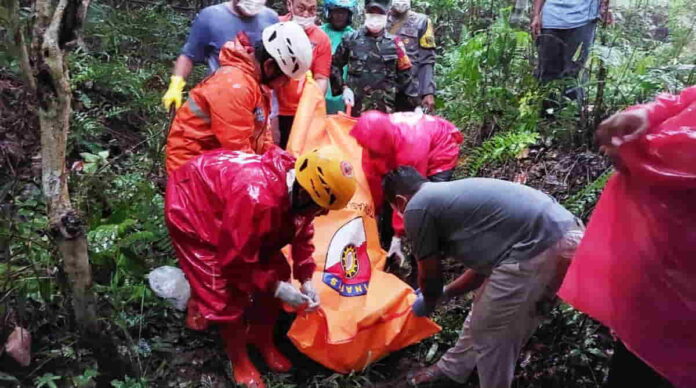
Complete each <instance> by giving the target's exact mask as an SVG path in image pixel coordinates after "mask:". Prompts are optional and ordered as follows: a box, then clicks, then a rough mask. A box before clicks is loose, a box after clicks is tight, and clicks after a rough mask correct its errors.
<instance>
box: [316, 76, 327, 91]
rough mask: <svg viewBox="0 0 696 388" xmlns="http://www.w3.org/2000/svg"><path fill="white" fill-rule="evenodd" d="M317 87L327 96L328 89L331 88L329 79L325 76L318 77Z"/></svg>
mask: <svg viewBox="0 0 696 388" xmlns="http://www.w3.org/2000/svg"><path fill="white" fill-rule="evenodd" d="M316 81H317V85H318V86H319V89H320V90H321V93H322V94H326V89H328V88H329V79H328V78H327V77H324V76H318V77H317V78H316Z"/></svg>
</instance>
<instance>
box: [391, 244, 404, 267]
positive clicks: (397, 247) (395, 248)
mask: <svg viewBox="0 0 696 388" xmlns="http://www.w3.org/2000/svg"><path fill="white" fill-rule="evenodd" d="M391 255H395V256H396V257H397V258H398V259H399V267H403V266H404V264H405V263H406V255H404V252H403V251H402V250H401V239H400V238H399V237H396V236H394V237H392V240H391V245H390V246H389V252H387V257H391Z"/></svg>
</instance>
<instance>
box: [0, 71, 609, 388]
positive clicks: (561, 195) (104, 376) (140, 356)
mask: <svg viewBox="0 0 696 388" xmlns="http://www.w3.org/2000/svg"><path fill="white" fill-rule="evenodd" d="M0 85H1V87H0V90H2V92H1V93H0V104H2V108H3V109H2V110H3V112H7V113H8V114H7V115H3V117H2V125H1V126H0V128H2V132H0V152H1V153H0V168H3V169H6V170H7V171H9V177H10V179H9V180H7V181H5V182H3V183H4V184H10V183H11V184H29V185H32V184H34V185H36V184H37V182H36V177H37V176H39V175H38V171H39V170H38V166H37V165H36V163H32V160H33V159H34V156H35V155H36V154H37V152H38V130H37V122H36V120H35V119H34V118H35V107H33V106H32V105H31V104H30V103H28V101H30V100H31V99H30V98H29V96H28V95H27V93H26V91H25V90H24V89H23V88H22V86H21V82H20V81H19V80H17V79H15V78H13V77H12V76H10V75H8V74H4V73H0ZM27 118H30V119H29V120H28V119H27ZM126 131H127V130H126ZM121 135H122V136H118V137H115V138H117V139H125V140H123V141H124V142H128V143H131V142H132V141H131V140H132V138H133V137H135V138H137V137H138V136H140V134H135V133H134V134H130V136H129V134H128V133H122V134H121ZM128 139H130V140H128ZM122 148H127V145H123V147H122ZM607 167H608V164H607V161H606V160H605V159H604V158H602V157H601V156H599V155H597V154H595V153H592V152H590V151H588V150H585V149H583V150H568V149H561V148H554V147H553V146H538V145H537V146H532V147H530V148H529V149H528V150H527V152H525V153H524V154H523V155H522V156H521V157H519V158H517V159H515V160H514V161H511V162H509V163H506V164H504V165H502V166H497V167H495V168H486V169H484V170H482V171H481V174H480V175H481V176H489V177H495V178H501V179H507V180H514V181H517V182H520V183H525V184H528V185H530V186H532V187H535V188H538V189H541V190H543V191H545V192H547V193H549V194H551V195H554V196H556V197H557V199H559V201H564V200H566V199H567V198H568V197H569V196H570V195H571V194H572V193H573V192H575V191H577V190H578V189H579V188H581V187H584V186H585V185H587V184H588V183H589V182H592V181H594V180H595V179H596V178H597V177H598V176H600V175H601V174H602V173H603V172H604V171H606V169H607ZM446 268H447V276H448V278H449V279H452V278H454V277H456V276H458V275H459V274H460V273H461V272H462V270H463V268H462V266H461V265H460V264H458V263H456V262H448V265H447V266H446ZM143 281H144V280H143ZM64 303H66V301H65V300H63V299H61V298H55V299H54V300H53V303H48V304H45V305H39V304H36V303H32V302H30V301H29V302H27V301H24V303H23V307H22V310H23V311H21V312H19V313H18V314H16V315H18V316H21V317H22V321H25V322H26V321H30V322H31V325H30V326H31V328H32V334H33V345H32V352H33V361H32V364H31V365H30V366H29V367H26V368H23V367H21V366H19V365H17V364H16V363H15V362H14V361H13V360H11V359H10V358H9V357H8V356H7V355H4V356H1V357H0V367H1V369H2V372H0V381H3V377H4V379H5V380H6V381H8V382H10V383H13V382H15V380H13V379H15V378H16V379H17V381H20V382H21V384H22V385H23V386H29V385H31V382H34V383H36V381H37V378H39V379H41V378H43V379H46V378H48V379H49V380H50V379H51V378H54V377H55V380H51V381H56V382H59V383H58V386H80V385H78V384H77V383H76V382H79V381H83V380H80V377H82V378H83V379H84V381H94V382H96V386H109V385H113V386H120V387H140V386H146V385H148V386H161V387H198V386H204V387H228V386H233V384H231V383H230V379H229V376H230V368H229V363H228V362H227V359H226V357H225V355H224V352H223V350H222V348H221V346H220V344H219V341H218V340H217V335H216V334H215V333H213V332H212V331H211V332H205V333H199V332H194V331H191V330H188V329H186V328H185V327H184V326H183V321H184V319H183V314H182V313H180V312H177V311H175V310H173V309H171V308H167V307H164V305H162V307H163V308H162V309H160V310H157V311H148V312H146V311H143V308H142V306H141V311H137V303H135V304H134V305H135V306H136V307H135V310H136V311H133V315H130V316H125V317H123V321H122V322H120V321H119V322H114V321H109V320H105V321H104V322H103V325H104V328H105V329H104V333H103V334H104V335H103V338H101V339H98V340H96V341H95V342H93V343H91V344H85V343H83V342H80V341H79V336H78V334H77V333H76V332H74V331H73V329H72V327H73V325H72V323H71V322H70V319H69V317H68V316H66V310H65V309H64V308H63V305H64ZM100 307H101V309H102V310H103V313H102V314H100V315H101V316H105V317H108V316H110V315H111V314H113V311H111V309H112V307H111V306H110V305H109V304H108V303H105V302H103V303H102V304H101V305H100ZM469 308H470V301H469V300H453V301H450V302H448V303H447V304H446V305H445V306H442V307H441V308H440V309H439V310H438V312H437V313H436V315H435V321H436V322H438V323H439V324H440V325H441V326H442V327H443V330H442V332H441V333H439V334H437V335H435V336H434V337H432V338H429V339H426V340H424V341H423V342H421V343H419V344H416V345H413V346H411V347H409V348H406V349H403V350H401V351H399V352H396V353H394V354H392V355H390V356H388V357H386V358H385V359H383V360H380V361H378V362H376V363H375V364H373V365H371V366H370V367H369V368H367V370H365V371H362V372H360V373H354V374H352V375H349V376H341V375H338V374H334V373H333V372H332V371H330V370H328V369H326V368H324V367H322V366H321V365H319V364H317V363H316V362H314V361H312V360H310V359H309V358H307V357H306V356H304V355H303V354H301V353H299V352H298V351H297V350H296V349H295V347H294V346H293V345H292V344H291V343H290V342H289V340H287V338H285V336H284V335H283V334H282V333H285V332H286V331H287V330H288V328H289V326H290V323H291V321H292V317H291V316H290V315H284V316H283V317H282V318H281V320H280V322H279V328H278V330H277V341H278V343H279V345H280V347H281V349H282V350H283V352H284V353H285V354H286V355H288V356H289V358H290V359H291V360H292V361H293V363H294V365H295V368H294V369H293V371H292V372H291V373H288V374H272V373H268V371H267V370H265V369H264V368H261V370H262V372H264V373H265V376H266V377H267V379H268V383H269V384H268V385H269V386H270V387H328V386H338V387H349V386H350V387H363V386H364V387H367V386H377V387H387V386H394V387H400V386H404V384H405V383H404V378H403V377H404V375H405V373H407V372H409V371H412V370H414V368H417V367H419V366H423V365H428V364H431V363H433V362H435V361H436V360H437V359H438V357H439V356H440V355H441V354H442V353H443V352H444V351H445V350H446V349H447V348H448V347H450V346H452V345H453V344H454V342H456V339H457V337H458V331H459V330H460V328H461V325H462V323H463V321H464V319H465V317H466V314H467V312H468V310H469ZM6 318H7V319H6V321H5V322H4V323H5V324H6V325H3V327H11V325H10V323H12V322H11V321H12V320H13V319H14V318H13V317H12V315H11V314H10V315H6ZM100 341H101V342H100ZM611 342H612V340H611V336H610V335H609V333H608V332H607V330H606V328H604V327H602V326H601V325H599V324H597V323H596V322H594V321H592V320H591V319H589V318H587V317H586V316H584V315H582V314H580V313H578V312H576V311H574V310H572V309H570V308H569V307H568V306H565V305H561V306H559V307H557V308H556V309H554V310H553V311H552V312H551V314H550V316H549V318H548V319H547V320H545V321H544V323H543V325H542V326H541V328H540V329H539V330H537V332H536V333H535V334H534V336H533V337H532V339H531V340H530V341H529V343H528V344H527V345H526V346H525V348H524V350H523V351H522V354H521V356H520V359H519V363H518V368H517V370H516V375H515V385H514V386H515V387H559V386H563V387H598V386H600V385H601V383H602V381H603V379H604V377H605V374H606V370H607V360H608V359H609V356H610V355H611V352H612V345H611ZM95 344H96V345H95ZM100 346H101V347H105V348H104V349H103V352H102V351H99V350H98V349H99V347H100ZM107 348H108V349H107ZM107 350H108V351H107ZM105 354H108V357H107V358H105V357H104V356H105ZM251 354H252V357H253V359H254V360H255V361H256V362H257V365H263V363H262V362H261V358H260V357H259V355H258V354H257V353H256V352H255V351H253V350H252V353H251ZM47 371H50V372H49V373H48V375H47ZM91 371H95V372H96V373H97V375H96V376H94V377H93V378H90V376H91V375H92V374H94V372H91ZM47 376H48V377H47ZM125 376H131V377H129V378H126V377H125ZM133 376H140V377H141V378H139V379H135V377H133ZM40 381H43V380H40ZM112 381H115V382H116V383H113V384H112ZM71 382H72V383H71ZM71 384H72V385H71ZM118 384H121V385H118ZM138 384H142V385H138ZM84 386H90V383H88V384H87V385H84ZM441 386H453V385H451V384H444V385H441ZM464 386H467V387H475V386H477V385H476V378H475V377H473V378H472V379H471V381H470V382H469V383H468V384H466V385H464Z"/></svg>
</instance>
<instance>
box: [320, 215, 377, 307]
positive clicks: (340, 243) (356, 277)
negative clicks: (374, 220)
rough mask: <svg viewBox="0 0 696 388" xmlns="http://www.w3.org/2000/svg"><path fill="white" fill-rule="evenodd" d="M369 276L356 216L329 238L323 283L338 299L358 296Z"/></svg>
mask: <svg viewBox="0 0 696 388" xmlns="http://www.w3.org/2000/svg"><path fill="white" fill-rule="evenodd" d="M371 273H372V267H371V266H370V257H369V256H368V254H367V238H366V235H365V227H364V225H363V220H362V217H357V218H354V219H352V220H350V221H348V222H347V223H346V224H345V225H343V226H341V228H339V229H338V230H337V231H336V233H334V235H333V237H332V238H331V242H330V243H329V249H328V250H327V253H326V268H324V276H323V281H324V283H326V284H327V285H328V286H329V287H331V288H333V289H334V290H335V291H336V292H338V293H339V294H340V295H341V296H360V295H365V294H366V293H367V287H368V285H369V283H370V275H371Z"/></svg>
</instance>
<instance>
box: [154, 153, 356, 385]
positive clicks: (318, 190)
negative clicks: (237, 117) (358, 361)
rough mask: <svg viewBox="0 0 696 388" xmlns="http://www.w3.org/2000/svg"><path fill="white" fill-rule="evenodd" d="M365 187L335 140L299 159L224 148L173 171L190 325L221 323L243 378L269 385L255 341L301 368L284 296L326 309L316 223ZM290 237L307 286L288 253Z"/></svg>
mask: <svg viewBox="0 0 696 388" xmlns="http://www.w3.org/2000/svg"><path fill="white" fill-rule="evenodd" d="M355 187H356V183H355V178H354V176H353V169H352V166H351V165H350V163H349V162H348V161H346V160H345V159H344V157H343V155H342V154H341V153H340V152H339V151H338V150H337V149H336V148H334V147H324V148H319V149H315V150H313V151H311V152H308V153H306V154H304V155H302V156H300V157H299V158H298V159H297V161H295V158H294V157H292V156H291V155H290V154H289V153H287V152H285V151H283V150H281V149H280V148H278V147H275V146H274V147H272V148H271V149H270V150H269V151H267V152H266V153H264V154H263V155H254V154H248V153H243V152H238V151H228V150H216V151H211V152H208V153H205V154H203V155H201V156H198V157H196V158H194V159H193V160H191V161H189V162H188V163H186V164H184V165H183V166H182V167H180V168H178V169H177V170H175V171H173V172H172V173H171V174H170V176H169V181H168V184H167V192H166V200H165V216H166V221H167V226H168V228H169V234H170V236H171V239H172V242H173V245H174V248H175V250H176V254H177V257H178V259H179V265H180V266H181V269H182V270H183V271H184V273H185V274H186V278H187V279H188V281H189V283H190V285H191V299H190V300H189V303H188V311H187V317H186V325H187V326H188V327H190V328H191V329H195V330H204V329H207V328H208V327H210V326H211V325H216V326H217V327H218V328H219V332H220V335H221V337H222V340H223V342H224V345H225V350H226V352H227V355H228V357H229V359H230V361H231V362H232V367H233V372H234V379H235V381H236V383H237V384H246V385H247V386H249V387H264V383H263V380H262V378H261V375H260V374H259V372H258V370H257V369H256V368H255V367H254V365H253V364H252V363H251V361H250V360H249V357H248V355H247V349H246V345H247V344H252V345H255V346H256V347H257V348H258V350H259V351H260V352H261V355H262V356H263V358H264V360H265V361H266V363H267V364H268V367H269V368H270V369H271V370H273V371H276V372H287V371H288V370H289V369H290V368H291V366H292V365H291V364H290V361H288V360H287V359H286V358H285V357H284V356H283V355H282V354H281V353H280V352H279V351H278V349H276V347H275V345H274V344H273V340H272V337H273V327H274V324H275V321H276V318H277V316H278V313H279V312H280V308H281V302H284V303H286V304H288V305H290V306H291V307H295V308H297V309H299V310H303V309H307V310H312V309H315V308H317V307H318V305H319V298H318V295H317V291H316V289H315V288H314V286H313V285H312V282H311V279H312V274H313V273H314V269H315V264H314V260H313V259H312V252H313V251H314V246H313V244H312V237H313V235H314V228H313V226H312V220H313V219H314V217H315V216H318V215H321V214H326V212H327V211H328V210H337V209H341V208H343V207H345V206H346V204H347V203H348V201H349V200H350V199H351V197H352V196H353V194H354V193H355ZM288 244H291V246H292V249H291V255H292V256H291V258H292V275H293V277H294V278H295V279H297V280H298V281H299V282H300V284H301V289H300V290H297V289H296V288H295V287H293V286H292V285H291V284H290V283H289V280H290V275H291V268H290V265H289V264H288V260H287V259H286V258H285V256H283V254H282V253H281V251H280V250H281V248H283V247H284V246H286V245H288Z"/></svg>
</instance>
